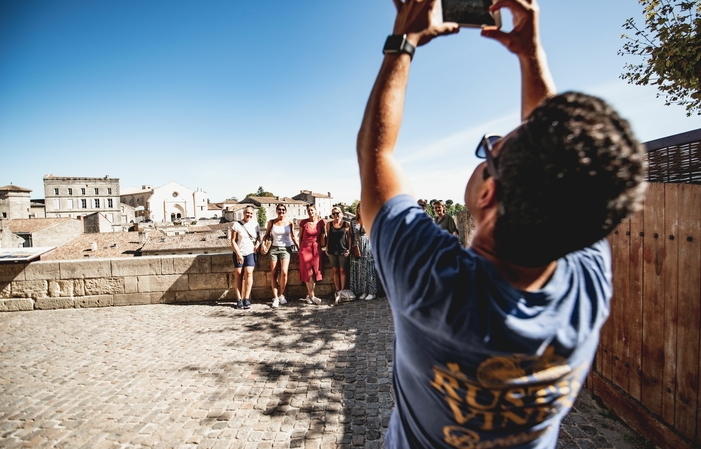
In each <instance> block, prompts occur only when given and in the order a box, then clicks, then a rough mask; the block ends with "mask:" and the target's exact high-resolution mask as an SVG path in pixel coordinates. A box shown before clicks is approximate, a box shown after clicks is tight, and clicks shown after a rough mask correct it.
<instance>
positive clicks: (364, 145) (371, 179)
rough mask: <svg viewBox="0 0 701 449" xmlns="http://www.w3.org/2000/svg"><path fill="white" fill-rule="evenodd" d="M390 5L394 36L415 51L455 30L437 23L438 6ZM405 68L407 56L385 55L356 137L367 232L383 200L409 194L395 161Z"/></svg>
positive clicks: (428, 1) (397, 0)
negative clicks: (394, 13) (394, 14)
mask: <svg viewBox="0 0 701 449" xmlns="http://www.w3.org/2000/svg"><path fill="white" fill-rule="evenodd" d="M393 1H394V4H395V6H396V7H397V18H396V20H395V23H394V32H393V34H394V35H399V36H402V35H404V36H406V40H407V41H408V42H409V43H410V44H411V45H412V46H414V47H417V46H419V45H423V44H426V43H427V42H429V41H430V40H431V39H433V38H434V37H436V36H439V35H442V34H449V33H456V32H457V31H458V30H459V28H458V26H457V24H455V23H446V24H443V23H441V18H440V17H436V14H437V10H436V1H437V0H405V1H401V0H393ZM410 63H411V56H410V55H409V54H407V53H401V52H400V53H394V54H385V57H384V60H383V61H382V67H381V68H380V73H379V74H378V75H377V80H376V81H375V85H374V86H373V88H372V92H371V93H370V99H369V100H368V104H367V106H366V108H365V115H364V116H363V123H362V125H361V127H360V132H359V133H358V143H357V150H358V165H359V166H360V185H361V194H360V199H361V202H360V203H361V207H362V214H363V222H364V223H365V225H366V228H367V230H368V232H371V228H372V223H373V222H374V220H375V216H376V215H377V212H378V211H379V209H380V208H381V207H382V205H383V204H384V203H385V202H386V201H387V200H389V199H390V198H392V197H393V196H396V195H398V194H400V193H408V194H411V193H412V190H411V186H410V185H409V181H408V179H407V176H406V174H405V173H404V170H403V169H402V167H401V166H400V165H399V163H398V162H397V160H396V158H395V157H394V147H395V144H396V143H397V136H398V135H399V128H400V126H401V123H402V113H403V110H404V94H405V92H406V85H407V81H408V79H409V66H410Z"/></svg>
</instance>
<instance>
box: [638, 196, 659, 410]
mask: <svg viewBox="0 0 701 449" xmlns="http://www.w3.org/2000/svg"><path fill="white" fill-rule="evenodd" d="M643 220H644V222H645V224H644V226H645V235H644V238H643V279H644V282H643V301H644V302H643V354H642V355H643V358H642V362H643V363H642V365H643V377H642V403H643V405H645V407H647V408H648V409H649V410H650V411H651V412H653V413H655V414H656V415H661V414H662V383H663V382H662V380H663V376H664V363H665V354H664V341H663V340H664V291H663V289H664V281H663V278H662V275H663V273H662V263H663V261H664V258H663V255H664V239H662V241H660V240H661V239H659V238H653V235H654V234H658V235H659V234H661V233H663V232H664V184H662V183H650V185H649V188H648V192H647V197H646V202H645V209H644V211H643Z"/></svg>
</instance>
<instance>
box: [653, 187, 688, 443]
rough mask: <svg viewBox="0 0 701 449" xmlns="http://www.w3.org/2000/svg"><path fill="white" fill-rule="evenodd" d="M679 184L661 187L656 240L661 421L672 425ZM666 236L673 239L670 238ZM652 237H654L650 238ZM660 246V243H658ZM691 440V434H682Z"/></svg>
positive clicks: (674, 374)
mask: <svg viewBox="0 0 701 449" xmlns="http://www.w3.org/2000/svg"><path fill="white" fill-rule="evenodd" d="M679 186H680V184H665V185H664V210H665V214H664V231H663V232H662V233H660V235H659V236H658V238H659V239H660V240H661V241H664V244H665V246H664V248H665V251H664V254H663V256H662V278H663V283H664V288H663V290H664V339H663V343H664V354H665V359H664V370H663V377H662V419H664V420H665V421H666V422H668V423H669V424H672V425H674V424H675V421H674V412H675V400H676V391H677V318H678V312H677V282H678V281H677V242H679V240H678V239H676V238H675V237H674V236H675V235H677V234H678V228H679V226H678V220H679V217H678V205H677V197H678V192H679ZM669 236H673V237H672V238H671V239H670V238H669ZM653 237H654V236H653ZM660 243H662V242H660ZM686 436H687V437H688V438H690V439H692V440H693V439H694V435H686Z"/></svg>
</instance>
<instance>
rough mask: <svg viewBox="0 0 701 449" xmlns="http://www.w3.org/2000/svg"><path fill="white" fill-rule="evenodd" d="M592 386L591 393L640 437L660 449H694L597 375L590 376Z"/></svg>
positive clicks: (686, 441)
mask: <svg viewBox="0 0 701 449" xmlns="http://www.w3.org/2000/svg"><path fill="white" fill-rule="evenodd" d="M592 384H593V385H594V388H593V390H592V393H594V395H595V396H597V397H598V398H599V399H601V402H603V404H604V405H605V406H606V407H608V408H610V409H611V410H613V412H614V413H615V414H616V416H618V417H619V418H621V419H622V420H623V422H625V423H626V424H627V425H628V427H630V428H631V429H633V430H634V431H635V432H636V433H638V434H639V435H641V436H642V437H644V438H647V439H648V440H650V441H652V442H653V443H655V445H657V446H658V447H660V448H662V449H696V446H695V445H694V444H693V443H692V442H690V441H688V440H686V439H685V438H684V437H682V436H680V435H679V434H677V433H676V432H675V431H674V430H673V429H672V428H671V427H670V426H668V425H666V424H665V423H664V422H662V421H661V420H659V419H657V418H656V417H655V416H653V415H652V414H650V413H649V412H648V411H647V410H645V408H644V407H643V406H642V405H641V404H640V403H639V402H637V401H636V400H634V399H633V398H631V397H630V396H628V395H626V394H625V393H624V392H623V391H621V390H619V389H617V388H616V387H615V386H613V385H612V384H610V383H608V382H606V380H604V379H603V378H602V377H601V376H599V375H598V374H593V375H592Z"/></svg>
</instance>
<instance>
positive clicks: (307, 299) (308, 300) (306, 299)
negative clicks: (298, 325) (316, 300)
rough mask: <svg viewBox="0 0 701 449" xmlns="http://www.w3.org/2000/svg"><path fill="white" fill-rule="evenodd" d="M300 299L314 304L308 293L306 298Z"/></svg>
mask: <svg viewBox="0 0 701 449" xmlns="http://www.w3.org/2000/svg"><path fill="white" fill-rule="evenodd" d="M299 300H300V301H304V302H306V303H307V304H312V299H311V298H310V297H309V295H307V297H306V298H299Z"/></svg>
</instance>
